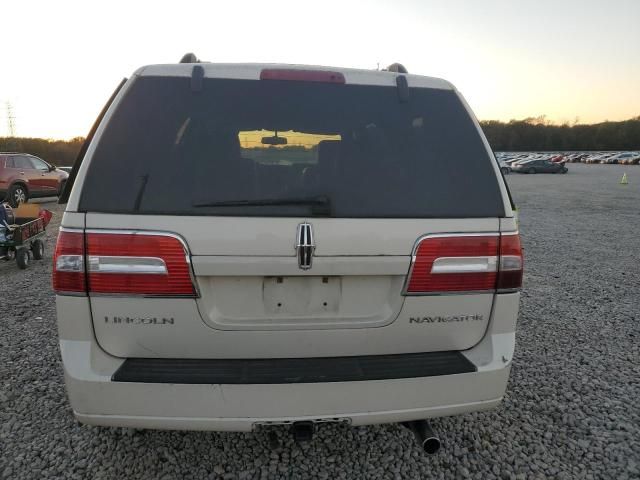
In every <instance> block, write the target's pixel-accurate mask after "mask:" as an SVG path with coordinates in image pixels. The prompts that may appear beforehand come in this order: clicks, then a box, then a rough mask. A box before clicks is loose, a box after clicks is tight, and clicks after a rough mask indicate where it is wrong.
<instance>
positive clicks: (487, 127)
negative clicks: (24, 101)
mask: <svg viewBox="0 0 640 480" xmlns="http://www.w3.org/2000/svg"><path fill="white" fill-rule="evenodd" d="M480 125H481V126H482V130H483V131H484V134H485V135H486V136H487V139H488V140H489V144H490V145H491V147H492V148H493V150H494V151H557V150H569V151H571V150H578V151H580V150H640V116H638V117H635V118H632V119H629V120H624V121H621V122H602V123H595V124H591V125H586V124H579V123H574V124H573V125H569V124H562V125H556V124H553V123H551V122H549V121H548V120H546V118H545V117H544V116H541V117H535V118H533V117H532V118H525V119H524V120H511V121H509V122H500V121H497V120H486V121H482V122H480ZM82 142H84V138H82V137H76V138H72V139H71V140H50V139H44V138H23V137H16V138H12V137H0V152H7V151H10V152H25V153H31V154H32V155H36V156H38V157H40V158H42V159H44V160H46V161H47V162H49V163H52V164H54V165H58V166H71V165H73V162H74V161H75V159H76V156H77V155H78V151H79V150H80V147H81V146H82Z"/></svg>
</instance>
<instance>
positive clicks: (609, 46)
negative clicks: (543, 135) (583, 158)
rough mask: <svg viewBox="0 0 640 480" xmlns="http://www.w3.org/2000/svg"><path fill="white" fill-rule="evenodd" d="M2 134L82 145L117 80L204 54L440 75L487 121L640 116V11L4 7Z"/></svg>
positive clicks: (390, 4)
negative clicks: (394, 66) (12, 131)
mask: <svg viewBox="0 0 640 480" xmlns="http://www.w3.org/2000/svg"><path fill="white" fill-rule="evenodd" d="M1 12H2V13H1V15H2V18H3V19H4V21H3V26H2V31H3V38H4V40H3V42H2V44H0V136H5V135H8V133H9V132H8V125H7V124H8V122H7V110H6V103H7V102H10V103H11V105H12V108H13V115H14V116H15V128H16V134H17V135H18V136H37V137H46V138H71V137H75V136H82V135H85V134H86V133H87V132H88V130H89V128H90V127H91V124H92V123H93V120H94V119H95V117H96V115H97V114H98V113H99V111H100V109H101V108H102V105H103V104H104V102H105V101H106V100H107V98H108V97H109V96H110V95H111V92H112V91H113V89H114V88H115V87H116V85H117V84H118V82H119V81H120V80H121V79H122V78H123V77H126V76H129V75H131V73H132V72H133V71H134V70H136V69H137V68H138V67H140V66H142V65H147V64H153V63H173V62H177V61H178V60H179V59H180V58H181V57H182V55H183V54H184V53H186V52H191V51H193V52H195V53H196V54H197V55H198V56H199V57H200V58H202V59H204V60H208V61H212V62H274V63H301V64H311V65H314V64H315V65H330V66H338V67H355V68H370V69H375V68H376V67H377V66H378V65H380V67H381V68H382V67H384V66H386V65H388V64H390V63H393V62H401V63H403V64H404V65H405V66H406V67H407V68H408V70H409V71H410V72H411V73H416V74H421V75H429V76H435V77H442V78H445V79H447V80H449V81H451V82H452V83H453V84H454V85H456V87H457V88H458V89H459V90H460V91H461V92H462V94H463V95H464V96H465V97H466V99H467V101H468V102H469V104H470V105H471V107H472V108H473V110H474V111H475V113H476V115H477V116H478V118H480V119H482V120H489V119H496V120H509V119H514V118H515V119H522V118H525V117H531V116H539V115H546V116H547V118H548V119H550V120H552V121H555V122H565V121H568V122H574V121H575V120H576V118H577V119H578V120H579V121H580V122H581V123H594V122H600V121H603V120H623V119H627V118H631V117H635V116H638V115H640V0H608V1H606V2H605V1H601V0H598V1H594V0H582V1H574V0H555V1H551V0H519V1H506V0H483V1H474V0H467V1H461V0H453V1H431V0H423V1H417V0H416V1H409V0H406V1H403V0H398V1H380V0H379V1H370V2H360V1H353V2H350V1H345V0H342V1H333V0H323V1H322V2H312V1H309V2H301V1H292V2H289V1H285V2H264V1H258V2H255V1H233V2H231V1H224V2H213V1H209V2H205V1H191V0H181V1H180V2H175V1H174V2H165V1H149V2H147V1H136V2H134V1H132V0H129V1H126V2H124V1H119V0H111V1H108V2H107V1H102V0H100V1H92V2H86V1H85V2H80V1H70V0H59V1H55V2H51V1H33V0H21V1H6V0H5V1H2V7H1Z"/></svg>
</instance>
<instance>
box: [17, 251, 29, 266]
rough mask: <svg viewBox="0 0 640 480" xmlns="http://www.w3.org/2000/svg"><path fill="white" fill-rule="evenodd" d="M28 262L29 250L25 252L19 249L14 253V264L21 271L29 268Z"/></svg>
mask: <svg viewBox="0 0 640 480" xmlns="http://www.w3.org/2000/svg"><path fill="white" fill-rule="evenodd" d="M30 260H31V259H30V258H29V250H27V249H26V248H21V249H19V250H18V251H17V252H16V263H17V264H18V267H19V268H21V269H22V270H24V269H25V268H27V267H28V266H29V261H30Z"/></svg>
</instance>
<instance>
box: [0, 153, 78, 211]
mask: <svg viewBox="0 0 640 480" xmlns="http://www.w3.org/2000/svg"><path fill="white" fill-rule="evenodd" d="M68 177H69V174H68V173H67V172H63V171H61V170H58V169H57V168H56V167H55V166H54V165H51V164H49V163H47V162H45V161H44V160H42V159H41V158H38V157H36V156H34V155H30V154H28V153H13V152H6V153H2V152H0V199H6V201H7V202H9V204H10V205H11V206H12V207H17V206H18V205H19V204H21V203H24V202H26V201H27V200H29V199H30V198H36V197H53V196H56V197H57V196H58V195H60V193H62V190H63V189H64V185H65V183H66V181H67V178H68Z"/></svg>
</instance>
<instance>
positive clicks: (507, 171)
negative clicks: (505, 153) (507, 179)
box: [498, 160, 511, 175]
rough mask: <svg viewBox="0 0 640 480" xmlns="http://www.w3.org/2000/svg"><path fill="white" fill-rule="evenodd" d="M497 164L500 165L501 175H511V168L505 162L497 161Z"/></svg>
mask: <svg viewBox="0 0 640 480" xmlns="http://www.w3.org/2000/svg"><path fill="white" fill-rule="evenodd" d="M498 164H499V165H500V171H501V172H502V174H503V175H509V174H510V173H511V166H510V165H509V164H508V163H507V162H505V161H504V160H498Z"/></svg>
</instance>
